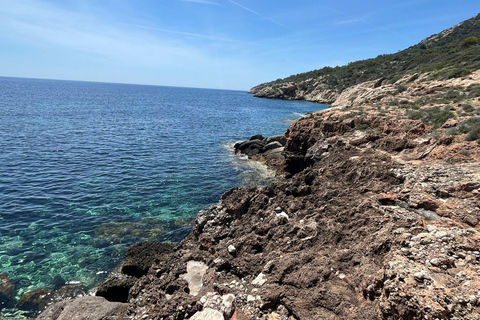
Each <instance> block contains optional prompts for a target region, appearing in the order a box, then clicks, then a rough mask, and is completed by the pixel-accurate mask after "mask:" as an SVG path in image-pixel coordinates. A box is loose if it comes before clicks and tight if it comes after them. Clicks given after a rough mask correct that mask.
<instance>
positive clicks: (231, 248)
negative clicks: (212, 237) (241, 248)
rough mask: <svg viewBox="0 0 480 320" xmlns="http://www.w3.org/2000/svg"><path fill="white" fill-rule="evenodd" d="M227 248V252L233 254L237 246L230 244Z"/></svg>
mask: <svg viewBox="0 0 480 320" xmlns="http://www.w3.org/2000/svg"><path fill="white" fill-rule="evenodd" d="M227 250H228V253H231V254H234V253H236V252H237V248H235V246H234V245H232V244H231V245H229V246H228V248H227Z"/></svg>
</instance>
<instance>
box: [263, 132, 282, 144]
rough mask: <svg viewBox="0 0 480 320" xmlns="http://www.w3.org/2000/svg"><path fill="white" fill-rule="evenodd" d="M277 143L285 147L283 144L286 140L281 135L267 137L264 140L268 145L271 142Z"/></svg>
mask: <svg viewBox="0 0 480 320" xmlns="http://www.w3.org/2000/svg"><path fill="white" fill-rule="evenodd" d="M275 141H276V142H279V143H280V144H281V145H282V146H284V145H285V143H287V138H285V136H284V135H283V134H281V135H278V136H271V137H268V138H266V139H265V143H266V144H267V145H268V144H270V143H271V142H275Z"/></svg>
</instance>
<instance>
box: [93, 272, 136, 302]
mask: <svg viewBox="0 0 480 320" xmlns="http://www.w3.org/2000/svg"><path fill="white" fill-rule="evenodd" d="M135 281H136V280H135V278H132V277H128V276H123V277H122V276H114V277H111V278H109V279H107V280H106V281H105V282H103V283H102V284H101V285H100V286H99V287H98V288H97V292H96V293H95V295H96V296H98V297H104V298H105V299H107V300H108V301H111V302H128V291H129V290H130V288H131V287H132V286H133V285H134V284H135Z"/></svg>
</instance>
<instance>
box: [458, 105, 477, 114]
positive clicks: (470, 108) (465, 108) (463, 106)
mask: <svg viewBox="0 0 480 320" xmlns="http://www.w3.org/2000/svg"><path fill="white" fill-rule="evenodd" d="M461 107H462V109H463V111H465V112H473V111H474V110H475V108H474V107H472V106H471V105H469V104H462V105H461Z"/></svg>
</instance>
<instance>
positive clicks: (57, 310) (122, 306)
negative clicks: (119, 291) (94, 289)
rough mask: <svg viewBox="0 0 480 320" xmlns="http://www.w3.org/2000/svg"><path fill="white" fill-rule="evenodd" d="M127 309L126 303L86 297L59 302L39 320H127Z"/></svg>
mask: <svg viewBox="0 0 480 320" xmlns="http://www.w3.org/2000/svg"><path fill="white" fill-rule="evenodd" d="M127 309H128V305H127V304H126V303H119V302H109V301H107V300H105V298H102V297H91V296H86V297H82V298H78V299H74V300H68V301H62V302H57V303H55V304H53V305H51V306H49V307H48V308H47V309H46V310H45V311H43V312H42V313H41V314H40V315H39V316H38V317H37V320H106V319H112V320H114V319H115V320H127V319H128V317H127V315H126V314H127Z"/></svg>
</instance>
